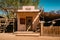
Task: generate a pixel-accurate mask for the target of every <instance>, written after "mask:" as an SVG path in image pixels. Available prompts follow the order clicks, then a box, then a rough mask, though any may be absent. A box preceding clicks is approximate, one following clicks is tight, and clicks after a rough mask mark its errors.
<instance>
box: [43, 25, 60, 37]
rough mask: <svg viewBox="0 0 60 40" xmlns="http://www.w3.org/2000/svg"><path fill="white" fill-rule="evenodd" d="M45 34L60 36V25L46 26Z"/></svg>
mask: <svg viewBox="0 0 60 40" xmlns="http://www.w3.org/2000/svg"><path fill="white" fill-rule="evenodd" d="M43 35H50V36H60V26H53V27H50V26H44V27H43Z"/></svg>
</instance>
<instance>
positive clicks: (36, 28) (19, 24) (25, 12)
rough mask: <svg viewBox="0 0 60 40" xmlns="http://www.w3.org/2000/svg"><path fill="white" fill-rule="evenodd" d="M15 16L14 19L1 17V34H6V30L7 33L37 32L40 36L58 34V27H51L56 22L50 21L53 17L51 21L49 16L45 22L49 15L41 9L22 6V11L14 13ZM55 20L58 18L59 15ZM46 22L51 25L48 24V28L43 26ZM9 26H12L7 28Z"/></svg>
mask: <svg viewBox="0 0 60 40" xmlns="http://www.w3.org/2000/svg"><path fill="white" fill-rule="evenodd" d="M16 16H17V18H16V19H12V18H11V19H7V18H4V17H2V18H1V19H0V30H1V31H3V32H7V31H8V30H9V31H8V32H10V31H11V30H12V31H13V32H17V31H18V32H34V33H36V32H37V33H40V34H41V35H48V34H50V35H52V34H53V35H54V34H59V28H60V27H58V26H57V27H56V26H54V27H53V24H55V23H56V22H55V21H52V20H54V19H55V17H53V18H54V19H53V18H52V16H51V20H47V19H46V18H49V14H47V13H45V12H44V11H43V10H42V9H35V7H34V6H23V7H22V9H18V10H17V11H16ZM57 18H60V17H59V15H58V16H57ZM57 18H56V19H57ZM4 20H5V21H4ZM57 21H58V20H57ZM46 22H48V24H49V22H50V23H51V24H49V26H48V27H47V26H44V25H46ZM9 24H11V25H12V26H8V25H9ZM48 24H47V25H48Z"/></svg>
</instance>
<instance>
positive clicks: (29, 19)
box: [26, 17, 32, 31]
mask: <svg viewBox="0 0 60 40" xmlns="http://www.w3.org/2000/svg"><path fill="white" fill-rule="evenodd" d="M26 31H32V17H26Z"/></svg>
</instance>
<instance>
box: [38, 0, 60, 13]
mask: <svg viewBox="0 0 60 40" xmlns="http://www.w3.org/2000/svg"><path fill="white" fill-rule="evenodd" d="M39 6H42V7H43V8H44V11H45V12H49V11H52V10H54V11H56V10H60V0H40V3H39Z"/></svg>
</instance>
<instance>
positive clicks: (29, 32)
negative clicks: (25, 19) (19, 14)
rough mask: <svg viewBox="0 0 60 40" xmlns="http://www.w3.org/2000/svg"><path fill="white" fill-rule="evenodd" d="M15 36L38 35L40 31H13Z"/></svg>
mask: <svg viewBox="0 0 60 40" xmlns="http://www.w3.org/2000/svg"><path fill="white" fill-rule="evenodd" d="M14 34H15V35H16V36H40V33H36V32H32V31H17V32H14Z"/></svg>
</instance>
